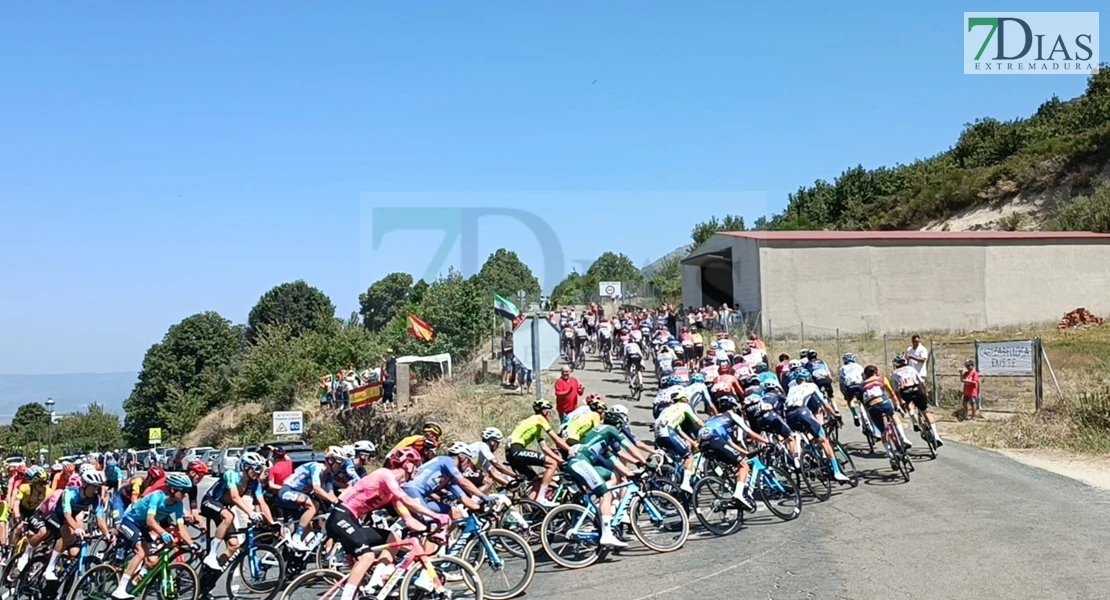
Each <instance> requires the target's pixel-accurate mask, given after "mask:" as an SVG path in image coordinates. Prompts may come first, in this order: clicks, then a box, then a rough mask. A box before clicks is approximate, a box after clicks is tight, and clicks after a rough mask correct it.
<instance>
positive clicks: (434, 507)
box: [412, 496, 451, 515]
mask: <svg viewBox="0 0 1110 600" xmlns="http://www.w3.org/2000/svg"><path fill="white" fill-rule="evenodd" d="M412 498H413V500H416V501H417V502H419V503H420V505H421V506H423V507H424V508H426V509H428V510H430V511H432V512H434V513H436V514H440V515H450V514H451V505H450V504H447V503H446V502H440V501H439V500H432V499H430V498H422V497H420V496H413V497H412Z"/></svg>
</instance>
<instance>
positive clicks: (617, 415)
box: [604, 406, 628, 427]
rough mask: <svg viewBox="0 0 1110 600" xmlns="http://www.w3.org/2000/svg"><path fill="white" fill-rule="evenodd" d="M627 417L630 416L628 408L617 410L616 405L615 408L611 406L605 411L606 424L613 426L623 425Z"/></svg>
mask: <svg viewBox="0 0 1110 600" xmlns="http://www.w3.org/2000/svg"><path fill="white" fill-rule="evenodd" d="M621 408H624V407H621ZM627 418H628V410H627V409H625V410H624V411H623V412H622V411H619V410H617V407H615V406H614V407H613V408H610V409H609V410H607V411H605V418H604V422H605V424H606V425H613V426H616V427H619V426H621V425H624V422H625V419H627Z"/></svg>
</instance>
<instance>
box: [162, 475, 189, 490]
mask: <svg viewBox="0 0 1110 600" xmlns="http://www.w3.org/2000/svg"><path fill="white" fill-rule="evenodd" d="M166 485H168V486H169V487H170V489H171V490H191V489H193V482H192V480H190V479H189V478H188V477H186V476H184V475H182V474H181V473H170V474H169V475H168V476H167V477H166Z"/></svg>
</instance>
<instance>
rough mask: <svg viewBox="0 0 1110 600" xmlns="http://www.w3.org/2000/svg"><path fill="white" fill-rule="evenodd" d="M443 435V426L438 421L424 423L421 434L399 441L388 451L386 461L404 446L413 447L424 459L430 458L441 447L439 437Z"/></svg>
mask: <svg viewBox="0 0 1110 600" xmlns="http://www.w3.org/2000/svg"><path fill="white" fill-rule="evenodd" d="M441 437H443V428H442V427H440V426H439V424H438V423H433V422H431V421H429V422H427V423H424V428H423V431H422V433H421V434H420V435H410V436H408V437H405V438H402V439H401V441H399V442H397V445H396V446H394V447H393V448H392V449H391V450H390V451H389V452H388V453H386V455H385V457H386V461H388V460H389V459H390V457H393V456H395V455H396V454H397V453H398V451H400V450H401V449H402V448H413V449H415V450H416V451H417V452H419V453H420V454H421V456H423V457H424V460H428V459H430V458H431V457H432V456H435V452H436V449H438V448H439V438H441Z"/></svg>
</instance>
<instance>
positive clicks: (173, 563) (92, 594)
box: [69, 544, 200, 600]
mask: <svg viewBox="0 0 1110 600" xmlns="http://www.w3.org/2000/svg"><path fill="white" fill-rule="evenodd" d="M182 546H183V545H181V544H176V545H175V544H159V545H157V546H156V547H154V548H152V550H154V551H155V552H156V554H157V556H158V561H157V563H156V564H155V565H154V566H153V567H152V568H150V569H149V570H147V571H146V572H143V571H140V573H142V576H141V578H140V579H139V581H138V582H135V583H134V584H133V585H132V587H131V589H130V590H129V591H128V593H130V594H131V595H133V596H135V597H137V598H143V597H146V595H147V594H151V595H154V596H156V597H158V598H162V599H164V600H189V599H192V600H196V599H197V597H198V596H199V594H200V578H199V577H198V576H197V572H196V570H194V569H193V567H191V566H189V565H188V564H186V563H184V562H178V561H177V560H176V558H175V556H176V553H175V549H180V548H182ZM184 547H185V548H188V547H187V546H184ZM122 572H123V569H121V568H120V567H119V566H117V565H114V564H102V565H96V566H95V567H93V568H91V569H89V570H88V571H86V572H85V573H84V575H82V576H81V577H80V578H78V579H77V581H76V582H75V583H74V585H73V590H72V591H71V592H70V595H69V600H78V599H79V598H91V599H94V600H111V597H112V592H114V591H115V589H116V587H117V586H118V585H119V579H120V574H121V573H122Z"/></svg>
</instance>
